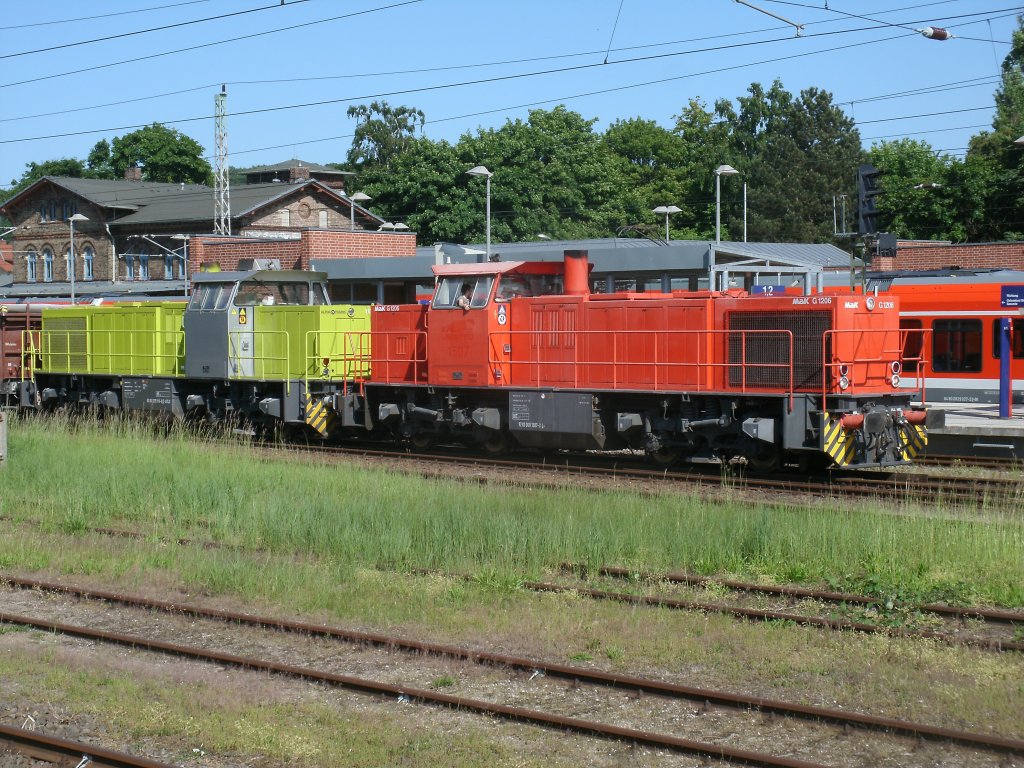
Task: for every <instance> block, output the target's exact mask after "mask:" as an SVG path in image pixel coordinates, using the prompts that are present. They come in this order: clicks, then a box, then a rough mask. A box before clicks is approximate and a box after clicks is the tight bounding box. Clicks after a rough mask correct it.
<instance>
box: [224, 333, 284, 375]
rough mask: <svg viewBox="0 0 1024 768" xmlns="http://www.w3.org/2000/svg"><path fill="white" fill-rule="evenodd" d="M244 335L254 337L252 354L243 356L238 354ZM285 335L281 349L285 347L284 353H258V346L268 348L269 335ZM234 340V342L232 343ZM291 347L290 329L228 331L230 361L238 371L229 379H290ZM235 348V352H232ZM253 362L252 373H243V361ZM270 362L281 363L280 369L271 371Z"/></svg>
mask: <svg viewBox="0 0 1024 768" xmlns="http://www.w3.org/2000/svg"><path fill="white" fill-rule="evenodd" d="M242 336H251V337H252V339H253V349H252V355H251V356H245V357H243V356H242V355H241V354H238V352H239V351H240V347H239V343H238V342H239V339H240V337H242ZM277 336H283V337H284V344H283V346H282V347H280V348H281V349H284V352H285V353H284V355H268V354H257V347H259V346H262V347H263V349H264V350H265V349H266V346H267V343H266V339H267V338H268V337H277ZM232 342H234V344H232ZM289 349H291V343H290V339H289V335H288V331H228V363H229V364H231V363H235V370H236V373H234V374H232V375H230V376H228V378H229V379H232V380H235V379H238V380H242V381H252V380H258V379H275V378H278V379H284V380H288V379H289V376H288V359H289V356H288V350H289ZM232 350H235V353H234V354H233V353H232ZM243 362H246V363H248V362H251V363H252V370H253V372H252V375H250V376H247V375H245V374H243V373H241V369H242V363H243ZM268 363H276V364H279V365H280V371H279V372H275V371H269V372H268V367H269V366H268ZM268 373H269V375H268Z"/></svg>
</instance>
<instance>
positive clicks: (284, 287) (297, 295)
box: [234, 280, 326, 307]
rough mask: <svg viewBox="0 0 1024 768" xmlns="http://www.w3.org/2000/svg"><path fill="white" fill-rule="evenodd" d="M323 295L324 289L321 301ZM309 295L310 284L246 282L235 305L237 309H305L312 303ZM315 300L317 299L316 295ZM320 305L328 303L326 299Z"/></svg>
mask: <svg viewBox="0 0 1024 768" xmlns="http://www.w3.org/2000/svg"><path fill="white" fill-rule="evenodd" d="M322 294H323V289H322V288H321V289H320V298H321V299H323V296H322ZM309 295H310V291H309V283H297V282H275V281H267V280H246V281H244V282H243V283H241V284H240V285H239V286H238V293H236V294H235V300H234V305H235V306H236V307H255V306H265V307H267V306H288V307H305V306H307V305H308V304H309V303H310V302H309ZM314 298H316V293H314ZM320 303H326V300H325V299H324V300H323V301H322V302H320Z"/></svg>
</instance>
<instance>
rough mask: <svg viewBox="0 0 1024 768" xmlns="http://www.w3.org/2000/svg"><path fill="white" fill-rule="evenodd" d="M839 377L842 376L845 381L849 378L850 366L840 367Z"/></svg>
mask: <svg viewBox="0 0 1024 768" xmlns="http://www.w3.org/2000/svg"><path fill="white" fill-rule="evenodd" d="M839 375H840V376H842V377H843V378H844V379H845V378H846V377H847V376H849V375H850V366H848V365H840V366H839Z"/></svg>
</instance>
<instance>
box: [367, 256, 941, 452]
mask: <svg viewBox="0 0 1024 768" xmlns="http://www.w3.org/2000/svg"><path fill="white" fill-rule="evenodd" d="M588 270H589V267H588V264H587V260H586V254H585V253H584V252H571V251H570V252H567V253H566V260H565V262H564V263H552V262H537V263H530V262H496V263H488V264H473V265H443V266H437V267H435V268H434V271H435V274H436V276H437V278H438V283H437V288H436V291H435V294H434V298H433V300H432V301H431V303H430V305H429V306H393V307H376V308H375V309H376V310H377V311H375V312H374V314H373V323H372V335H373V341H372V345H371V347H372V350H373V352H372V355H373V359H372V364H371V372H370V376H369V378H368V379H367V380H366V381H365V382H364V392H365V395H363V396H365V398H366V399H367V402H366V404H365V406H366V408H367V410H368V412H369V413H370V414H371V417H372V418H373V419H375V421H376V423H377V425H378V426H380V427H382V428H385V429H388V430H390V431H391V432H392V433H394V434H395V435H397V436H398V437H400V438H403V439H406V440H408V441H409V442H410V443H412V444H413V445H415V446H426V445H429V444H431V443H433V442H435V441H437V440H444V439H457V440H462V441H465V442H467V443H471V444H479V445H482V446H483V447H484V448H485V449H486V450H490V451H495V452H497V451H501V450H504V449H505V448H507V447H509V446H510V445H518V446H524V447H532V448H538V449H575V450H618V449H624V448H630V449H636V450H643V451H645V452H646V453H647V454H648V455H649V456H650V457H651V458H653V459H654V460H656V461H657V462H659V463H670V462H673V461H675V460H677V459H680V458H693V457H718V458H731V457H735V456H743V457H745V458H746V459H747V460H748V462H750V463H751V464H752V465H754V466H756V467H757V468H759V469H762V470H769V469H773V468H775V467H777V466H779V465H780V464H782V463H798V464H803V465H824V464H828V463H832V462H835V463H838V464H840V465H843V466H851V465H856V466H872V465H889V464H900V463H904V462H907V461H909V460H910V459H911V458H912V457H913V456H914V455H916V454H917V453H918V452H919V451H921V450H922V449H923V447H924V444H925V439H926V431H925V420H926V412H925V410H924V409H922V408H915V407H911V405H910V401H911V393H909V392H908V391H907V390H905V389H903V388H901V387H900V386H899V385H900V374H901V372H902V365H903V361H902V357H901V352H902V350H901V347H902V339H901V334H900V329H899V315H898V312H899V307H898V302H897V301H896V300H895V299H894V298H892V297H883V298H882V299H876V298H875V297H865V296H852V295H851V296H841V295H826V294H817V295H808V296H797V295H784V296H772V297H757V296H749V295H747V294H746V293H744V292H742V291H729V292H725V293H716V292H708V291H704V292H697V293H687V292H678V291H677V292H672V293H641V294H635V293H618V294H591V293H590V291H589V285H588Z"/></svg>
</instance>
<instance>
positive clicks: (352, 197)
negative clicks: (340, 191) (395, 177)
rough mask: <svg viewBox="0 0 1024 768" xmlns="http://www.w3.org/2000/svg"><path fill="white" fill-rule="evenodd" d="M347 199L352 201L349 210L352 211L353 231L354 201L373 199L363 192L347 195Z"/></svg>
mask: <svg viewBox="0 0 1024 768" xmlns="http://www.w3.org/2000/svg"><path fill="white" fill-rule="evenodd" d="M348 199H349V200H351V201H352V205H350V206H349V211H351V213H352V231H353V232H355V231H356V205H355V204H356V203H368V202H370V201H371V200H373V198H372V197H370V196H369V195H367V194H365V193H363V192H356V193H355V194H353V195H349V198H348Z"/></svg>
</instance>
